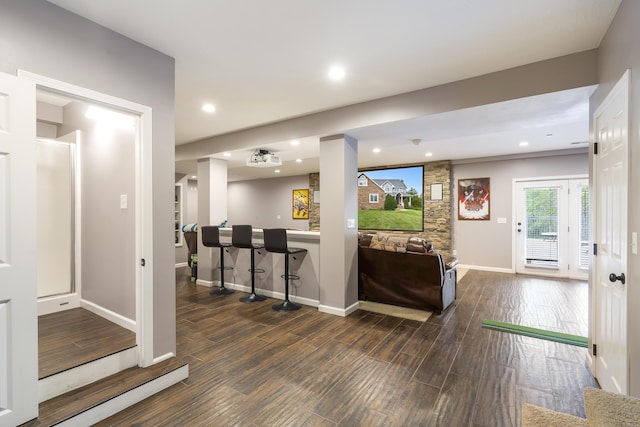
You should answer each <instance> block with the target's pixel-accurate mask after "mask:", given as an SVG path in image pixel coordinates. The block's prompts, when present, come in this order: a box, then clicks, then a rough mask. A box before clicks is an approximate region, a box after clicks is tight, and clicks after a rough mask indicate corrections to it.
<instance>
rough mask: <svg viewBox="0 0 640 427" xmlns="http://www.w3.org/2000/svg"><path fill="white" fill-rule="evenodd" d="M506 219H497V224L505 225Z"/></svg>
mask: <svg viewBox="0 0 640 427" xmlns="http://www.w3.org/2000/svg"><path fill="white" fill-rule="evenodd" d="M506 223H507V218H498V224H506Z"/></svg>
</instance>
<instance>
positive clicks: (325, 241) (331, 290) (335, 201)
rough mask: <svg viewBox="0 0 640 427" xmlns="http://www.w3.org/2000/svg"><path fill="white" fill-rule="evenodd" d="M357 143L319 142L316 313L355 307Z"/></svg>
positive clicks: (345, 139) (330, 138)
mask: <svg viewBox="0 0 640 427" xmlns="http://www.w3.org/2000/svg"><path fill="white" fill-rule="evenodd" d="M357 175H358V144H357V141H356V140H355V139H354V138H352V137H350V136H348V135H333V136H327V137H323V138H321V139H320V206H321V209H322V214H321V215H320V305H319V307H318V310H319V311H323V312H325V313H331V314H337V315H341V316H347V315H348V314H350V313H351V312H353V311H355V310H356V309H357V308H358V251H357V250H358V187H357V185H356V179H357Z"/></svg>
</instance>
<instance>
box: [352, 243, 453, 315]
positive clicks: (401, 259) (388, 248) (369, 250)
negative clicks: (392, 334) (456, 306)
mask: <svg viewBox="0 0 640 427" xmlns="http://www.w3.org/2000/svg"><path fill="white" fill-rule="evenodd" d="M457 263H458V260H457V259H456V258H448V259H446V260H445V259H444V258H443V256H442V254H440V253H438V252H436V251H435V250H434V248H433V245H432V244H431V243H430V242H429V241H427V240H426V239H423V238H420V237H415V236H409V235H403V234H387V233H377V234H366V233H361V234H360V235H359V237H358V294H359V299H361V300H368V301H374V302H380V303H384V304H392V305H399V306H403V307H409V308H416V309H419V310H428V311H435V312H437V313H442V311H444V310H445V309H446V308H447V307H449V306H450V305H451V304H452V303H453V301H454V300H455V298H456V279H457V278H456V265H457Z"/></svg>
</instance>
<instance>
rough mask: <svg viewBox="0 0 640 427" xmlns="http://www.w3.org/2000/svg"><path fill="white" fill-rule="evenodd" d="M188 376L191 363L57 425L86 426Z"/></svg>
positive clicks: (64, 426) (67, 426)
mask: <svg viewBox="0 0 640 427" xmlns="http://www.w3.org/2000/svg"><path fill="white" fill-rule="evenodd" d="M188 377H189V365H184V366H182V367H180V368H178V369H175V370H173V371H171V372H168V373H166V374H165V375H163V376H161V377H159V378H156V379H155V380H152V381H149V382H147V383H145V384H142V385H141V386H139V387H136V388H134V389H133V390H130V391H128V392H126V393H123V394H121V395H119V396H117V397H114V398H113V399H110V400H109V401H107V402H105V403H103V404H101V405H98V406H95V407H93V408H91V409H88V410H86V411H84V412H81V413H79V414H78V415H76V416H75V417H73V418H70V419H68V420H66V421H64V422H62V423H60V424H56V425H57V426H59V427H84V426H90V425H94V424H96V423H98V422H100V421H102V420H104V419H107V418H109V417H110V416H112V415H114V414H117V413H118V412H120V411H123V410H124V409H127V408H128V407H130V406H133V405H135V404H136V403H138V402H141V401H143V400H144V399H146V398H148V397H150V396H153V395H154V394H156V393H159V392H161V391H162V390H164V389H165V388H168V387H171V386H172V385H174V384H177V383H179V382H180V381H182V380H184V379H186V378H188Z"/></svg>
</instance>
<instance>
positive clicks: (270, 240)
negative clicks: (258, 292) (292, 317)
mask: <svg viewBox="0 0 640 427" xmlns="http://www.w3.org/2000/svg"><path fill="white" fill-rule="evenodd" d="M263 231H264V248H265V249H266V250H267V251H268V252H276V253H281V254H285V256H284V274H283V275H282V276H280V277H282V278H283V279H284V301H283V302H281V303H279V304H274V305H273V309H274V310H277V311H294V310H298V309H299V308H300V305H298V304H295V303H292V302H291V301H289V279H292V280H298V279H300V276H296V275H295V274H289V255H295V254H299V253H301V252H306V249H303V248H290V247H288V246H287V230H285V229H284V228H271V229H265V230H263ZM293 259H295V256H294V257H293Z"/></svg>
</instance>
